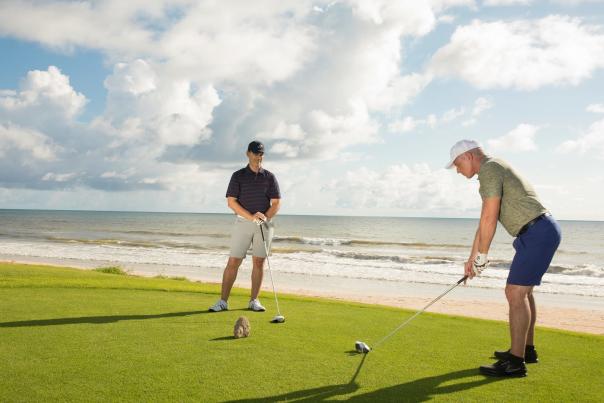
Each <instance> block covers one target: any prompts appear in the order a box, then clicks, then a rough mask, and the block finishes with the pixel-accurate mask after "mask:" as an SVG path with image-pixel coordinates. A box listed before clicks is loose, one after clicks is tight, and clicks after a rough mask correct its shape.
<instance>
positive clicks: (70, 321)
mask: <svg viewBox="0 0 604 403" xmlns="http://www.w3.org/2000/svg"><path fill="white" fill-rule="evenodd" d="M205 313H210V312H208V311H187V312H168V313H159V314H153V315H113V316H81V317H75V318H57V319H38V320H22V321H17V322H2V323H0V327H29V326H59V325H76V324H83V323H87V324H105V323H115V322H120V321H124V320H144V319H161V318H174V317H181V316H189V315H200V314H205Z"/></svg>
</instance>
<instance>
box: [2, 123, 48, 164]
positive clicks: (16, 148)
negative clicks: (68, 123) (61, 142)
mask: <svg viewBox="0 0 604 403" xmlns="http://www.w3.org/2000/svg"><path fill="white" fill-rule="evenodd" d="M59 151H60V147H59V146H57V145H55V144H53V142H52V140H51V139H50V138H48V136H46V135H44V134H43V133H40V132H38V131H36V130H32V129H28V128H24V127H19V126H16V125H13V124H10V123H8V124H0V157H2V158H7V157H8V155H7V154H9V153H11V154H12V153H13V152H17V153H19V154H23V155H24V156H25V158H23V159H22V161H23V162H24V163H27V159H28V158H34V159H36V160H43V161H52V160H55V159H56V158H57V153H58V152H59ZM13 156H14V154H13Z"/></svg>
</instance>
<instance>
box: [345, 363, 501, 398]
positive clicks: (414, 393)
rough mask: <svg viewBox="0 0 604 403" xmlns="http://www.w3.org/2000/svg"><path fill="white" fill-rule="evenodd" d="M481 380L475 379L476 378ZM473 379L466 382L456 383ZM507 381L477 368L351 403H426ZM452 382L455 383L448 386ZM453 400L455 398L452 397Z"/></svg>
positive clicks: (378, 392)
mask: <svg viewBox="0 0 604 403" xmlns="http://www.w3.org/2000/svg"><path fill="white" fill-rule="evenodd" d="M477 376H478V377H479V379H475V378H476V377H477ZM464 378H471V379H469V380H468V381H466V382H455V381H459V380H461V379H464ZM503 380H506V378H490V377H486V376H483V375H480V374H479V372H478V369H477V368H469V369H463V370H460V371H453V372H448V373H445V374H442V375H436V376H429V377H426V378H420V379H416V380H413V381H410V382H406V383H401V384H400V385H395V386H390V387H388V388H383V389H378V390H375V391H372V392H367V393H363V394H360V395H356V396H351V397H350V399H349V400H351V401H376V402H379V401H412V402H424V401H427V400H432V399H434V397H435V396H437V395H446V394H451V393H456V392H461V391H464V390H468V389H472V388H476V387H479V386H483V385H487V384H489V383H493V382H498V381H503ZM450 382H455V383H451V384H448V383H450ZM451 400H455V397H453V396H451Z"/></svg>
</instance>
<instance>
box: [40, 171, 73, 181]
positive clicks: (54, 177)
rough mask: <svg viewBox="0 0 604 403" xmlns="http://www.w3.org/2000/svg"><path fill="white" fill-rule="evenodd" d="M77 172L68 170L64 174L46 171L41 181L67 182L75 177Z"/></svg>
mask: <svg viewBox="0 0 604 403" xmlns="http://www.w3.org/2000/svg"><path fill="white" fill-rule="evenodd" d="M77 176H78V174H77V173H76V172H69V173H65V174H58V173H54V172H48V173H46V174H45V175H44V176H43V177H42V180H43V181H53V182H68V181H71V180H72V179H74V178H75V177H77Z"/></svg>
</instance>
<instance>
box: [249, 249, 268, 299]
mask: <svg viewBox="0 0 604 403" xmlns="http://www.w3.org/2000/svg"><path fill="white" fill-rule="evenodd" d="M264 260H265V258H263V257H258V256H252V264H253V267H252V295H251V297H252V299H256V298H258V294H260V287H261V286H262V278H263V277H264Z"/></svg>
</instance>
